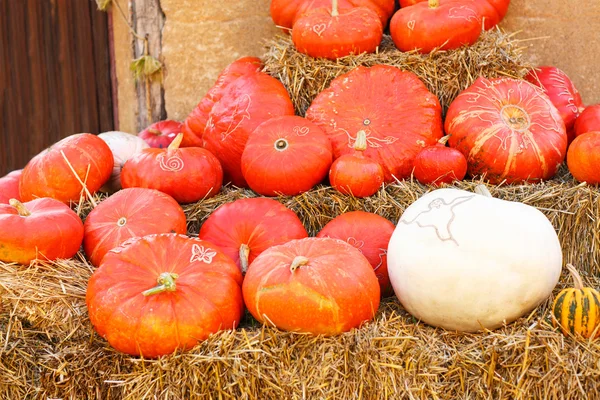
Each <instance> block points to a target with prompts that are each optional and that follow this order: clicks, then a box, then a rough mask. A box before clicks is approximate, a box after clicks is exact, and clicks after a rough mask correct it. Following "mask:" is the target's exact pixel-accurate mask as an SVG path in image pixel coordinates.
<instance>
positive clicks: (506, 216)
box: [387, 185, 562, 332]
mask: <svg viewBox="0 0 600 400" xmlns="http://www.w3.org/2000/svg"><path fill="white" fill-rule="evenodd" d="M387 256H388V258H387V262H388V273H389V276H390V281H391V283H392V286H393V288H394V292H395V293H396V296H397V297H398V299H399V300H400V303H401V304H402V306H403V307H404V308H405V309H406V310H407V311H408V312H409V313H411V314H412V315H413V316H414V317H415V318H417V319H419V320H422V321H423V322H425V323H427V324H429V325H432V326H436V327H441V328H445V329H448V330H457V331H465V332H475V331H479V330H482V329H495V328H498V327H500V326H502V325H503V324H506V323H510V322H512V321H514V320H515V319H517V318H519V317H521V316H523V315H526V314H527V313H529V312H530V311H531V310H533V309H534V308H535V307H537V306H538V305H539V304H540V303H541V302H543V301H544V300H546V299H547V298H548V297H549V296H550V295H551V294H552V290H553V289H554V287H555V286H556V284H557V283H558V278H559V277H560V273H561V268H562V250H561V245H560V241H559V240H558V236H557V234H556V230H555V229H554V227H553V226H552V223H551V222H550V221H549V220H548V218H547V217H546V216H545V215H544V214H543V213H542V212H541V211H539V210H538V209H537V208H535V207H531V206H528V205H526V204H523V203H520V202H514V201H507V200H501V199H497V198H494V197H492V196H491V194H490V193H489V191H488V190H487V188H486V186H484V185H479V186H477V188H476V190H475V193H473V192H470V191H465V190H459V189H451V188H444V189H437V190H434V191H431V192H429V193H427V194H425V195H423V196H422V197H421V198H419V199H418V200H417V201H415V202H414V203H412V204H411V205H410V206H409V207H408V208H407V209H406V210H405V211H404V213H403V214H402V216H401V218H400V220H399V222H398V224H397V226H396V229H395V230H394V233H393V235H392V238H391V239H390V243H389V246H388V254H387Z"/></svg>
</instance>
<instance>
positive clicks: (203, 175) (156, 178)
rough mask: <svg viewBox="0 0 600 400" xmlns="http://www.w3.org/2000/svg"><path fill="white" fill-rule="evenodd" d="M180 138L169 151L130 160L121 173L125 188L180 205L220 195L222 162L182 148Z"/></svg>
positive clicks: (151, 152) (153, 151)
mask: <svg viewBox="0 0 600 400" xmlns="http://www.w3.org/2000/svg"><path fill="white" fill-rule="evenodd" d="M182 139H183V134H181V133H180V134H178V135H177V137H176V138H175V140H173V142H171V144H170V145H169V147H167V148H166V149H157V148H152V147H151V148H148V149H144V150H142V151H141V152H139V153H137V154H135V155H134V156H133V157H131V158H130V159H129V160H127V162H125V165H124V166H123V169H122V170H121V185H122V186H123V188H124V189H125V188H132V187H140V188H148V189H156V190H159V191H161V192H163V193H166V194H168V195H169V196H171V197H173V198H174V199H175V200H177V201H178V202H179V203H193V202H195V201H198V200H201V199H205V198H210V197H213V196H214V195H216V194H217V193H219V191H220V190H221V185H222V183H223V169H222V168H221V164H220V163H219V160H218V159H217V158H216V157H215V156H214V155H213V154H212V153H211V152H210V151H208V150H206V149H203V148H200V147H184V148H179V145H180V144H181V141H182Z"/></svg>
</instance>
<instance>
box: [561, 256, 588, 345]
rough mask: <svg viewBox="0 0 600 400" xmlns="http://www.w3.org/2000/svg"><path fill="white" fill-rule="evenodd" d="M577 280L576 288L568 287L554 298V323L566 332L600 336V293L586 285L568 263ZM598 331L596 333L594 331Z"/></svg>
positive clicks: (586, 336)
mask: <svg viewBox="0 0 600 400" xmlns="http://www.w3.org/2000/svg"><path fill="white" fill-rule="evenodd" d="M567 268H568V269H569V271H570V272H571V274H572V276H573V280H574V281H575V287H574V288H567V289H563V290H561V292H560V293H559V294H558V296H556V298H555V299H554V303H553V304H552V316H553V318H552V325H554V326H555V327H557V326H560V328H561V331H562V332H563V333H564V334H565V335H568V334H571V335H577V336H581V337H583V338H585V339H589V338H591V337H592V335H593V336H594V338H597V337H600V329H597V328H598V326H599V325H600V293H599V292H598V291H597V290H596V289H594V288H591V287H584V286H583V281H582V280H581V277H580V276H579V274H578V273H577V270H575V268H574V267H573V266H572V265H570V264H567ZM594 331H596V333H594Z"/></svg>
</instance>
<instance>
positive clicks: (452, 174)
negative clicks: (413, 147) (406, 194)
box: [413, 136, 467, 186]
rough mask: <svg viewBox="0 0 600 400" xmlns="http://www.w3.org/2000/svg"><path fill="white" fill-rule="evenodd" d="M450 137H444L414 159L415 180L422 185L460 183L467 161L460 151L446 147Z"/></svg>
mask: <svg viewBox="0 0 600 400" xmlns="http://www.w3.org/2000/svg"><path fill="white" fill-rule="evenodd" d="M449 138H450V136H444V137H443V138H441V139H440V140H439V141H438V142H437V143H436V144H435V145H434V146H429V147H426V148H424V149H423V150H421V152H420V153H419V154H417V157H416V158H415V170H414V172H413V173H414V175H415V178H416V179H417V180H418V181H419V182H421V183H423V184H433V185H435V186H440V185H441V184H442V183H452V182H453V181H462V180H463V179H464V177H465V175H466V174H467V159H466V158H465V156H464V155H463V153H461V152H460V151H458V150H456V149H453V148H452V147H447V146H446V142H447V141H448V139H449Z"/></svg>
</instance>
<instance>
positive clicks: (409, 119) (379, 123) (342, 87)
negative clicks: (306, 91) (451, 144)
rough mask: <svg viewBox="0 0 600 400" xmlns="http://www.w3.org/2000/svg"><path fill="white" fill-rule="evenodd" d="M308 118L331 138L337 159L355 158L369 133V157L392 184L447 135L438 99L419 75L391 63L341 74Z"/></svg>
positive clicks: (361, 67)
mask: <svg viewBox="0 0 600 400" xmlns="http://www.w3.org/2000/svg"><path fill="white" fill-rule="evenodd" d="M306 118H307V119H309V120H311V121H313V122H314V123H315V124H317V125H319V126H320V127H321V128H322V129H323V130H324V131H325V133H326V134H327V135H329V139H330V140H331V143H332V145H333V155H334V158H338V157H340V156H342V155H344V154H353V153H354V151H355V150H354V143H355V142H356V139H357V136H358V132H359V131H364V132H365V134H366V140H367V149H366V150H365V151H364V152H363V154H364V156H365V157H368V158H371V159H373V160H374V161H376V162H378V163H379V164H380V165H381V166H382V168H383V170H384V173H385V181H386V182H393V181H394V177H396V178H397V179H403V178H406V177H408V176H410V173H411V171H412V165H413V161H414V158H415V156H416V155H417V153H418V152H419V151H420V150H421V149H422V148H423V147H426V146H428V145H433V144H435V143H436V142H437V141H438V140H439V139H440V138H441V137H442V110H441V107H440V103H439V101H438V99H437V97H436V96H435V95H434V94H432V93H431V92H430V91H429V90H427V88H426V87H425V85H424V84H423V82H421V80H420V79H419V78H418V77H417V76H416V75H415V74H414V73H412V72H406V71H401V70H400V69H398V68H396V67H392V66H388V65H375V66H373V67H363V66H359V67H357V68H354V69H353V70H351V71H350V72H348V73H346V74H343V75H340V76H338V77H337V78H335V79H334V80H333V81H332V82H331V84H330V86H329V88H327V89H325V90H324V91H322V92H321V93H319V95H317V97H316V98H315V99H314V100H313V102H312V104H311V105H310V107H309V108H308V110H307V111H306Z"/></svg>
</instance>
